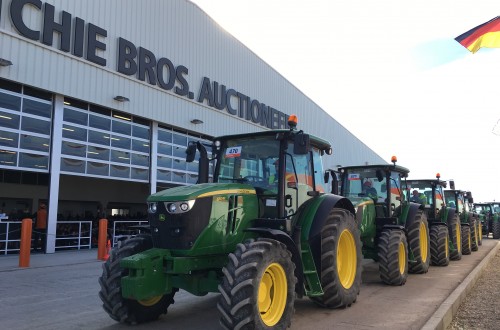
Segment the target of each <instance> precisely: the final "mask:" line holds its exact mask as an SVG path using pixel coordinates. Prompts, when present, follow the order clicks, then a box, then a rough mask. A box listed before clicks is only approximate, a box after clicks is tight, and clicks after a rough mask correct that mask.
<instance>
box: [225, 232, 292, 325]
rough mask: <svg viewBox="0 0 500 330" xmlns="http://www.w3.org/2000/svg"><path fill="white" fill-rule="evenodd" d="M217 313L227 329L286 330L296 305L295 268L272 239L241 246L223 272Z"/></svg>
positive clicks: (231, 255)
mask: <svg viewBox="0 0 500 330" xmlns="http://www.w3.org/2000/svg"><path fill="white" fill-rule="evenodd" d="M222 272H223V273H224V278H223V280H222V283H221V284H220V285H219V292H220V293H221V297H220V299H219V302H218V303H217V309H218V310H219V312H220V313H221V318H220V323H221V325H222V326H223V327H224V328H226V329H286V328H288V327H289V326H290V323H291V320H292V315H293V312H294V301H295V284H296V282H297V279H296V278H295V275H294V272H295V264H294V263H293V262H292V256H291V253H290V251H288V249H287V248H286V246H285V245H284V244H282V243H281V242H278V241H276V240H272V239H263V238H261V239H258V240H256V241H254V240H249V241H247V242H245V243H244V244H242V243H240V244H238V245H237V247H236V251H235V252H234V253H231V254H229V262H228V264H227V265H226V267H224V268H223V270H222Z"/></svg>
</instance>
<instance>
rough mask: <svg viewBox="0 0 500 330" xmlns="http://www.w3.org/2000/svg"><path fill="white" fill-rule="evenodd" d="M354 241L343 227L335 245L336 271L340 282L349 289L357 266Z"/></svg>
mask: <svg viewBox="0 0 500 330" xmlns="http://www.w3.org/2000/svg"><path fill="white" fill-rule="evenodd" d="M357 259H358V256H357V254H356V242H355V240H354V236H353V235H352V233H351V232H350V231H349V230H347V229H344V230H343V231H342V233H341V234H340V237H339V243H338V245H337V273H338V274H339V280H340V284H342V286H343V287H344V288H345V289H349V288H350V287H351V286H352V284H353V283H354V279H355V278H356V268H357Z"/></svg>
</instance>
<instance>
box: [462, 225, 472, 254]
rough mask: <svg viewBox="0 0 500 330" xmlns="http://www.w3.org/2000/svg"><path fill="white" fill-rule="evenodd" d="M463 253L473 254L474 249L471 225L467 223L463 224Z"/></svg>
mask: <svg viewBox="0 0 500 330" xmlns="http://www.w3.org/2000/svg"><path fill="white" fill-rule="evenodd" d="M462 238H463V241H462V254H464V255H468V254H471V253H472V252H471V250H472V238H471V233H470V227H469V226H467V225H465V226H462Z"/></svg>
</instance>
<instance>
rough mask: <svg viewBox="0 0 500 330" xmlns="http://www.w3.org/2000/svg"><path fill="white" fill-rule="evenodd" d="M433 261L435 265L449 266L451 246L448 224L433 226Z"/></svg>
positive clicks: (431, 234)
mask: <svg viewBox="0 0 500 330" xmlns="http://www.w3.org/2000/svg"><path fill="white" fill-rule="evenodd" d="M430 236H431V262H432V265H434V266H448V264H449V263H450V247H449V242H448V227H447V226H439V225H438V226H432V227H431V233H430Z"/></svg>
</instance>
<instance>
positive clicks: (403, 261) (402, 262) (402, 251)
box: [398, 242, 406, 275]
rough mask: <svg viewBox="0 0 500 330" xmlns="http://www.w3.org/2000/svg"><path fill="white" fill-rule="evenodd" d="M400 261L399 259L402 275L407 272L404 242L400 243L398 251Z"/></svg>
mask: <svg viewBox="0 0 500 330" xmlns="http://www.w3.org/2000/svg"><path fill="white" fill-rule="evenodd" d="M398 250H399V251H398V259H399V273H400V274H401V275H402V274H404V273H405V270H406V249H405V245H404V244H403V242H399V249H398Z"/></svg>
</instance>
